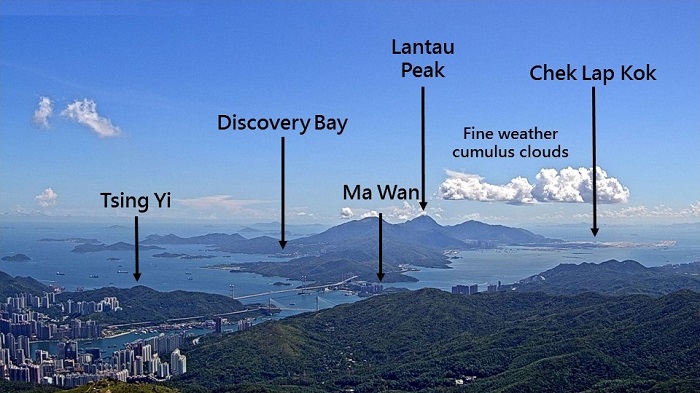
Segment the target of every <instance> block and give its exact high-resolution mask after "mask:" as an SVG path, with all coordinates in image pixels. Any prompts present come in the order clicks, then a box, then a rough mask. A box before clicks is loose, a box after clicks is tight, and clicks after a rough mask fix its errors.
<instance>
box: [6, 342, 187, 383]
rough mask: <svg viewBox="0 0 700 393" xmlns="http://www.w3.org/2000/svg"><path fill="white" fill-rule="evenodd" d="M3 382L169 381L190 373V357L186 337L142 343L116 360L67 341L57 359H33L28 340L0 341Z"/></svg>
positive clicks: (37, 355) (44, 355)
mask: <svg viewBox="0 0 700 393" xmlns="http://www.w3.org/2000/svg"><path fill="white" fill-rule="evenodd" d="M0 337H1V338H0V378H5V379H9V380H11V381H24V382H32V383H37V384H47V385H54V386H58V387H64V388H72V387H76V386H80V385H84V384H86V383H88V382H92V381H98V380H100V379H104V378H111V379H115V380H118V381H122V382H136V381H158V380H161V381H162V380H167V379H169V378H170V377H171V376H173V375H179V374H184V373H186V372H187V357H186V356H185V355H183V354H182V353H181V352H180V347H181V346H182V345H183V344H184V342H185V333H179V334H171V335H165V334H160V335H159V336H156V337H151V338H149V339H146V340H139V341H136V342H133V343H130V344H127V345H126V347H125V348H124V349H122V350H117V351H114V352H113V354H112V356H111V357H106V356H103V352H102V351H101V350H100V349H99V348H87V349H85V351H79V348H78V345H79V344H78V343H79V342H78V341H75V340H69V341H62V342H60V343H59V344H58V348H57V351H56V354H54V355H50V354H49V353H48V352H47V351H43V350H36V351H34V358H29V357H28V355H27V354H28V353H29V338H28V337H26V336H22V337H19V338H17V339H15V338H14V336H12V335H11V334H10V335H9V336H8V335H0Z"/></svg>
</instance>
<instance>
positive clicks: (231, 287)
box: [228, 284, 235, 299]
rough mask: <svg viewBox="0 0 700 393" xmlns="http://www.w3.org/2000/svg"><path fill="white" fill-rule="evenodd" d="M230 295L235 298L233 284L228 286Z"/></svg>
mask: <svg viewBox="0 0 700 393" xmlns="http://www.w3.org/2000/svg"><path fill="white" fill-rule="evenodd" d="M228 295H229V296H231V299H235V297H234V296H233V295H234V293H233V284H229V286H228Z"/></svg>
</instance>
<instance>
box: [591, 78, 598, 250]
mask: <svg viewBox="0 0 700 393" xmlns="http://www.w3.org/2000/svg"><path fill="white" fill-rule="evenodd" d="M591 117H592V121H591V123H592V129H593V173H592V174H591V176H592V177H593V179H592V180H593V228H591V232H593V237H596V236H597V235H598V184H597V183H598V165H597V164H596V155H595V151H596V146H595V86H593V89H592V90H591Z"/></svg>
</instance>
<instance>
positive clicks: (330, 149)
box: [0, 1, 700, 225]
mask: <svg viewBox="0 0 700 393" xmlns="http://www.w3.org/2000/svg"><path fill="white" fill-rule="evenodd" d="M0 15H1V16H0V18H1V19H2V23H0V47H2V51H1V52H0V213H2V214H3V217H6V218H8V219H9V218H12V217H18V216H21V215H30V216H33V215H40V216H43V215H47V216H56V217H61V216H72V217H88V218H90V217H104V218H107V219H110V217H115V220H116V219H117V217H131V216H133V215H134V213H135V210H134V209H120V210H117V209H105V208H103V207H102V197H101V196H100V193H101V192H113V193H119V192H125V193H126V194H129V195H152V194H153V193H155V192H166V191H168V192H171V194H172V198H173V204H172V207H171V208H170V209H155V208H151V209H150V210H149V212H148V213H145V215H147V216H149V217H151V218H153V219H164V220H176V221H194V222H197V221H199V220H202V221H207V220H217V221H231V222H257V221H271V220H279V215H280V209H279V204H280V203H279V197H280V196H279V195H280V190H279V177H280V173H279V172H280V168H279V166H280V165H279V160H280V157H279V150H280V146H279V145H280V137H281V136H285V137H286V150H287V152H286V155H287V160H286V178H287V198H286V201H287V202H286V204H287V207H288V208H287V210H288V212H287V222H289V223H310V222H321V223H326V224H334V223H338V222H341V221H342V218H341V212H342V211H343V208H345V213H346V216H349V215H350V212H352V218H358V217H362V216H363V215H367V214H372V212H373V211H380V212H383V213H384V217H387V218H389V219H390V220H393V221H400V220H402V219H406V218H412V217H415V216H416V215H417V214H419V207H418V201H408V202H407V203H406V204H404V203H403V202H402V201H381V200H379V199H378V198H376V196H375V199H374V200H371V201H346V200H343V184H351V185H354V184H361V185H363V186H366V187H373V188H376V185H377V184H398V185H400V186H403V187H420V88H421V86H425V88H426V189H427V190H426V191H427V192H426V194H427V196H428V202H429V203H428V214H430V215H431V216H433V217H435V218H436V219H438V221H441V222H445V223H453V222H457V221H464V220H466V219H470V218H476V219H480V220H482V221H486V222H499V223H505V224H516V223H579V222H590V220H591V217H590V215H591V210H592V207H591V203H590V196H589V197H587V196H586V191H585V186H581V184H582V182H583V183H585V180H586V179H585V177H586V173H585V170H584V171H583V172H580V171H578V170H579V168H584V169H590V166H591V135H590V134H591V132H590V123H591V119H590V94H591V93H590V92H591V86H596V89H597V108H598V110H597V118H598V121H597V123H598V165H599V166H600V167H601V169H603V170H604V171H605V172H606V174H607V178H606V179H604V180H603V181H604V183H603V184H605V185H610V189H609V190H608V191H609V195H606V196H604V197H603V198H604V202H611V203H602V204H601V205H600V213H601V214H600V222H601V223H602V224H605V225H608V224H609V225H614V224H618V223H638V222H644V223H646V222H652V223H657V222H658V223H666V222H697V221H698V220H699V217H700V202H699V200H700V175H699V174H700V172H699V171H698V169H700V154H698V153H699V152H698V149H699V148H700V115H699V112H698V108H700V80H699V76H700V72H698V70H699V61H700V42H699V40H700V38H699V37H700V16H699V15H700V3H698V2H691V1H684V2H680V1H679V2H661V1H659V2H635V3H630V2H560V3H555V2H532V1H526V2H478V1H475V2H440V3H434V2H380V3H376V4H375V3H374V2H297V3H291V4H290V3H287V2H256V3H243V2H218V1H217V2H149V3H146V4H140V3H137V2H126V3H123V4H121V3H110V2H106V3H92V2H15V1H3V2H2V4H0ZM392 39H396V40H397V41H399V42H404V41H405V42H413V41H425V40H426V39H430V40H431V41H435V42H453V43H454V46H455V54H454V55H449V56H398V55H392V53H391V42H392ZM434 60H439V61H440V63H441V64H444V65H445V74H446V78H444V79H414V78H402V77H401V72H400V70H401V63H402V62H403V61H411V62H414V63H416V64H421V63H425V64H431V63H432V62H433V61H434ZM543 63H547V64H549V65H550V66H553V67H565V66H566V64H567V63H569V64H572V66H574V67H577V68H579V69H580V66H582V65H587V66H588V67H589V68H592V67H599V68H613V69H614V70H615V72H616V74H617V75H616V78H615V80H613V81H611V82H609V83H608V84H607V85H606V86H603V84H602V82H596V81H582V80H578V81H533V80H532V79H531V78H530V77H529V72H530V68H531V67H532V66H534V65H536V64H543ZM647 63H648V64H651V66H652V67H653V68H656V69H657V71H656V72H655V76H656V78H657V80H656V81H621V80H619V68H620V66H621V65H623V64H634V65H636V66H641V67H644V66H645V65H646V64H647ZM578 72H579V73H580V72H581V71H580V70H579V71H578ZM42 97H46V98H48V100H49V101H50V103H51V106H52V112H51V115H50V116H45V117H42V116H41V113H40V112H38V113H37V116H38V117H35V111H38V110H39V108H40V101H41V99H42ZM76 102H77V104H76ZM93 103H94V105H95V106H94V107H91V105H92V104H93ZM233 113H236V114H238V116H241V117H312V116H314V115H315V114H317V113H323V114H326V115H328V116H335V117H342V118H349V121H348V126H347V128H346V130H345V132H344V133H343V135H340V136H336V135H334V134H333V133H329V132H326V133H323V132H318V133H315V134H311V133H309V134H307V135H304V136H300V135H298V134H296V133H294V132H292V131H288V132H280V131H265V132H233V131H219V130H217V115H218V114H233ZM44 120H45V123H44V122H43V121H44ZM81 121H82V122H81ZM470 125H474V126H476V127H477V128H479V129H493V130H498V129H529V128H530V127H533V126H535V125H537V126H538V127H539V128H540V129H556V130H559V136H558V137H557V140H556V141H555V142H552V141H533V142H531V143H532V144H534V145H538V146H539V145H541V146H540V147H556V146H557V145H558V144H560V145H562V147H564V148H568V149H569V156H568V157H567V158H548V159H543V158H540V159H533V158H529V159H521V158H509V159H497V158H455V157H453V156H452V151H453V149H455V148H463V147H481V148H486V147H490V146H491V145H493V144H495V143H498V144H499V145H501V146H505V145H508V144H507V143H506V142H503V141H496V140H494V141H480V142H473V141H472V142H469V141H464V140H463V139H462V130H463V127H465V126H470ZM100 133H102V134H103V135H100ZM112 134H115V135H114V136H110V135H112ZM105 135H107V136H105ZM521 145H522V146H521ZM509 146H510V145H509ZM523 146H526V144H523V143H522V142H520V143H518V144H512V147H518V148H520V147H523ZM568 167H571V168H573V170H574V171H573V172H567V171H566V170H565V169H566V168H568ZM543 169H548V170H555V174H556V176H555V177H554V178H552V179H550V180H549V182H547V181H543V180H538V179H537V178H536V175H537V174H538V173H540V172H541V171H542V170H543ZM562 170H564V172H562ZM576 173H578V174H579V175H578V176H581V178H580V179H578V180H577V179H576V178H573V179H572V178H567V179H563V178H562V176H564V177H566V176H567V175H571V174H576ZM589 175H590V173H589ZM518 177H521V178H523V179H521V180H520V181H519V182H518V181H516V182H512V180H513V179H517V178H518ZM574 177H576V176H574ZM523 181H524V182H523ZM567 182H568V183H567ZM599 182H600V180H599ZM569 183H570V184H569ZM538 184H539V187H538ZM572 185H573V186H574V191H575V192H574V195H573V196H572V195H567V194H566V191H567V189H564V188H565V186H572ZM577 185H578V186H581V187H583V188H580V187H579V188H578V189H577V188H576V187H577ZM550 187H554V188H555V189H554V191H552V190H551V189H550ZM557 187H559V188H557ZM544 189H547V190H549V192H544V191H543V190H544ZM577 190H578V191H580V194H581V195H578V194H577V192H578V191H577ZM581 190H583V191H581ZM568 191H571V189H568ZM523 195H524V196H523ZM455 196H457V197H459V198H462V199H461V200H447V199H445V198H450V197H452V198H454V197H455ZM576 198H579V199H580V200H579V201H578V202H577V201H576ZM150 199H151V206H153V205H154V202H155V201H153V197H152V196H151V198H150ZM613 202H614V203H613Z"/></svg>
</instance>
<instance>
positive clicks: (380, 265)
mask: <svg viewBox="0 0 700 393" xmlns="http://www.w3.org/2000/svg"><path fill="white" fill-rule="evenodd" d="M377 277H378V278H379V281H380V282H381V281H382V279H383V278H384V273H383V272H382V213H379V272H378V273H377Z"/></svg>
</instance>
